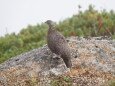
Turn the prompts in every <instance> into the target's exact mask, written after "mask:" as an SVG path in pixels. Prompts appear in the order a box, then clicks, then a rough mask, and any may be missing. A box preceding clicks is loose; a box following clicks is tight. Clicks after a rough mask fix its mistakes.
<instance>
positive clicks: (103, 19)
mask: <svg viewBox="0 0 115 86" xmlns="http://www.w3.org/2000/svg"><path fill="white" fill-rule="evenodd" d="M80 8H81V7H80V6H79V13H78V14H76V15H73V16H72V17H71V18H67V19H65V20H64V21H60V22H59V24H56V27H57V29H58V30H59V31H60V32H61V33H62V34H63V35H64V36H65V37H68V36H82V37H88V36H105V35H107V36H111V37H112V38H115V12H114V11H110V12H107V11H106V10H103V11H101V12H98V11H97V10H95V9H94V7H93V6H91V5H90V6H89V8H88V9H87V10H86V11H84V12H82V11H80ZM47 28H48V27H47V25H45V24H38V25H36V26H31V25H29V26H28V27H27V28H25V29H22V30H21V31H20V33H19V34H17V35H16V34H15V33H12V34H6V35H5V37H0V63H2V62H4V61H5V60H7V59H9V58H11V57H13V56H16V55H19V54H21V53H24V52H27V51H30V50H32V49H36V48H39V47H40V46H42V45H44V44H45V43H46V36H47V30H48V29H47Z"/></svg>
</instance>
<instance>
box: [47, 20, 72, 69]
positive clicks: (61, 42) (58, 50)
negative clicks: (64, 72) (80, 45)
mask: <svg viewBox="0 0 115 86" xmlns="http://www.w3.org/2000/svg"><path fill="white" fill-rule="evenodd" d="M45 23H47V24H48V25H49V30H48V36H47V43H48V47H49V49H50V50H51V51H52V52H53V53H55V54H57V55H60V56H61V58H62V59H63V60H64V62H65V64H66V66H67V67H68V68H71V67H72V63H71V55H70V48H69V46H68V43H67V41H66V39H65V37H64V36H63V35H62V34H61V33H59V32H58V31H57V30H56V29H55V27H54V25H53V22H52V21H51V20H47V21H46V22H45Z"/></svg>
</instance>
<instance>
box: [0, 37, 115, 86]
mask: <svg viewBox="0 0 115 86" xmlns="http://www.w3.org/2000/svg"><path fill="white" fill-rule="evenodd" d="M67 41H68V43H69V46H70V48H71V58H72V64H73V68H72V69H76V71H78V70H77V69H88V70H89V69H90V70H92V71H101V72H104V73H109V74H111V75H113V76H114V75H115V40H111V39H110V38H108V37H92V38H83V37H71V38H68V39H67ZM74 57H77V58H74ZM72 69H70V70H72ZM67 72H69V69H67V68H66V66H65V64H64V62H63V60H62V59H61V58H59V56H56V55H54V54H52V53H51V51H50V50H49V49H48V47H47V45H44V46H43V47H41V48H39V49H35V50H32V51H30V52H27V53H24V54H21V55H18V56H16V57H13V58H11V59H9V60H7V61H5V62H4V63H2V64H0V86H1V85H3V86H4V85H5V86H18V84H20V83H25V82H24V81H25V80H27V79H30V78H31V79H30V80H32V81H34V79H35V78H37V79H38V78H39V79H40V80H41V79H42V81H43V80H45V81H43V82H42V81H40V80H39V81H40V82H42V85H41V84H40V86H48V83H50V79H49V77H50V76H58V75H60V74H65V73H67ZM71 72H72V71H71ZM81 73H82V72H81ZM83 73H84V72H83ZM72 74H73V73H71V74H70V75H72ZM75 75H77V73H76V74H75ZM78 75H79V73H78ZM40 77H42V78H40ZM43 77H44V78H43ZM33 78H34V79H33ZM77 78H78V77H77ZM100 78H101V80H105V81H103V83H104V82H106V78H103V77H100ZM47 79H48V81H47ZM96 79H98V78H95V80H96ZM86 80H87V79H86ZM107 80H108V79H107ZM46 81H47V82H46ZM97 82H99V80H97ZM100 83H101V81H100ZM46 84H47V85H46ZM77 84H78V83H77ZM20 85H21V84H20ZM20 85H19V86H20ZM80 85H82V84H81V83H80ZM22 86H23V85H22ZM24 86H29V85H24ZM90 86H99V84H96V85H94V84H92V85H90Z"/></svg>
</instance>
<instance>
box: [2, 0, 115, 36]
mask: <svg viewBox="0 0 115 86" xmlns="http://www.w3.org/2000/svg"><path fill="white" fill-rule="evenodd" d="M90 4H92V5H94V6H95V9H98V10H100V11H101V10H103V9H106V10H107V11H109V10H111V9H112V10H115V1H114V0H0V36H3V35H4V34H6V33H11V32H16V33H18V32H19V31H20V30H21V29H23V28H25V27H27V26H28V25H29V24H30V25H36V24H37V23H42V22H44V21H46V20H48V19H51V20H53V21H56V22H58V21H60V20H63V19H65V18H67V17H71V16H72V15H73V14H76V13H77V12H78V5H81V6H82V10H85V9H87V8H88V6H89V5H90Z"/></svg>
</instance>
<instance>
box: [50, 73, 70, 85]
mask: <svg viewBox="0 0 115 86" xmlns="http://www.w3.org/2000/svg"><path fill="white" fill-rule="evenodd" d="M50 85H51V86H72V79H71V78H70V77H69V76H65V75H60V76H58V77H56V78H55V79H54V80H53V81H51V83H50Z"/></svg>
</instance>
